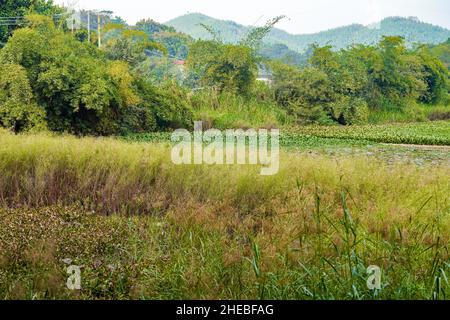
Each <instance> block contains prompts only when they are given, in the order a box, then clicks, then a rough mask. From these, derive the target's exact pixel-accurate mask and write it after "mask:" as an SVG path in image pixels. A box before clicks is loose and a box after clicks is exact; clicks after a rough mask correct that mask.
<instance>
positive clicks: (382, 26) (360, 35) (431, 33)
mask: <svg viewBox="0 0 450 320" xmlns="http://www.w3.org/2000/svg"><path fill="white" fill-rule="evenodd" d="M166 24H167V25H169V26H172V27H174V28H175V29H177V30H178V31H181V32H184V33H187V34H189V35H190V36H192V37H193V38H196V39H210V38H211V35H210V34H209V33H208V32H207V31H206V30H205V29H204V28H203V27H202V26H200V24H206V25H209V26H212V27H213V28H214V29H215V30H216V31H218V32H219V34H220V36H221V37H222V39H223V40H224V41H225V42H230V43H235V42H237V41H239V40H240V39H241V38H242V37H243V36H245V35H246V34H247V33H248V30H249V27H246V26H243V25H240V24H238V23H236V22H233V21H224V20H218V19H214V18H211V17H208V16H206V15H203V14H199V13H192V14H187V15H184V16H180V17H178V18H175V19H173V20H170V21H168V22H167V23H166ZM384 35H386V36H402V37H404V38H405V40H406V42H407V43H408V44H409V45H411V44H413V43H426V44H438V43H442V42H445V41H446V40H447V39H448V38H450V30H447V29H444V28H442V27H438V26H435V25H432V24H429V23H424V22H421V21H419V19H418V18H415V17H409V18H401V17H391V18H386V19H384V20H382V21H381V22H379V23H376V24H373V25H370V26H363V25H360V24H353V25H349V26H345V27H340V28H336V29H331V30H327V31H323V32H319V33H315V34H304V35H293V34H290V33H288V32H286V31H283V30H281V29H274V30H272V32H271V33H270V34H269V35H268V36H267V38H266V40H265V41H266V43H267V44H269V45H270V44H272V45H273V44H284V45H285V46H287V47H288V48H289V49H290V50H294V51H300V52H303V51H305V50H307V49H308V47H309V45H310V44H314V43H317V44H318V45H321V46H323V45H331V46H333V47H334V48H335V49H342V48H346V47H348V46H349V45H351V44H356V43H358V44H375V43H377V42H379V40H380V39H381V37H382V36H384Z"/></svg>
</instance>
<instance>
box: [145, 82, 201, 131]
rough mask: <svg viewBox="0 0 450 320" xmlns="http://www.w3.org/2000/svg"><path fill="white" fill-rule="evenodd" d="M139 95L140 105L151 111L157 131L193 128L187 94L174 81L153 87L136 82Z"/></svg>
mask: <svg viewBox="0 0 450 320" xmlns="http://www.w3.org/2000/svg"><path fill="white" fill-rule="evenodd" d="M136 84H137V88H138V90H139V92H140V93H141V97H142V102H141V105H142V106H143V108H145V109H147V110H151V112H152V114H153V117H154V119H155V124H156V128H157V129H159V130H163V129H167V128H172V129H178V128H191V127H193V116H192V110H191V106H190V105H189V99H188V92H187V91H186V89H184V88H182V87H181V86H180V85H179V84H178V83H176V82H175V81H167V82H165V83H163V85H162V86H161V87H155V86H153V85H151V84H150V83H149V82H147V81H145V80H138V81H137V83H136Z"/></svg>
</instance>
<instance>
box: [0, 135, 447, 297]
mask: <svg viewBox="0 0 450 320" xmlns="http://www.w3.org/2000/svg"><path fill="white" fill-rule="evenodd" d="M0 140H1V145H2V148H1V150H0V159H1V161H0V173H1V175H2V179H1V184H0V195H1V199H2V200H1V201H2V207H3V208H2V209H1V210H0V219H1V223H0V230H1V231H0V248H1V250H0V252H1V264H2V268H1V270H2V271H1V272H0V279H1V280H2V281H0V295H1V296H2V298H28V299H31V298H34V299H36V298H39V299H51V298H107V299H112V298H115V299H128V298H147V299H161V298H162V299H182V298H188V299H193V298H195V299H203V298H210V299H211V298H213V299H282V298H284V299H448V295H449V290H450V287H449V285H448V283H447V282H446V279H447V277H448V274H449V271H450V270H449V265H448V259H449V257H448V241H449V239H448V235H449V234H450V233H449V229H448V228H449V226H450V221H449V215H448V210H449V205H448V197H447V193H448V187H449V184H448V178H447V177H448V174H449V172H448V167H447V166H445V165H438V166H432V167H431V166H427V167H425V168H423V169H419V168H418V167H416V166H415V165H406V164H395V165H389V166H388V165H386V164H385V163H384V162H379V161H375V160H374V161H371V162H368V161H366V159H365V158H361V157H339V158H337V159H333V158H328V157H326V156H320V155H317V156H315V157H311V156H307V155H293V154H287V153H283V155H282V161H281V163H282V168H281V171H280V173H279V174H278V175H276V176H273V177H261V176H259V174H258V170H257V168H255V167H252V166H243V167H226V166H224V167H209V166H182V167H179V166H175V165H171V164H170V163H171V162H170V161H169V159H167V157H168V156H169V152H167V151H168V148H167V146H164V145H150V144H127V143H124V142H118V141H114V140H111V139H103V140H100V139H81V140H80V139H76V138H73V137H59V138H55V137H48V136H36V135H27V136H23V135H22V136H21V135H19V136H14V135H11V134H8V133H4V132H3V133H2V134H1V136H0ZM336 160H338V161H336ZM181 177H182V178H181ZM18 181H21V183H17V182H18ZM58 204H59V205H58ZM61 205H63V206H61ZM23 206H25V208H24V207H23ZM67 206H68V207H67ZM6 207H9V208H20V209H5V208H6ZM27 208H28V209H27ZM114 213H115V214H116V215H113V214H114ZM145 214H148V215H145ZM66 263H71V264H76V265H83V266H84V267H83V269H82V290H81V291H79V292H78V293H73V292H71V291H68V290H67V289H65V279H66V277H67V275H66V274H65V270H66V267H67V265H66ZM373 264H375V265H379V266H381V267H382V269H383V280H382V289H381V290H378V291H369V290H368V289H367V287H366V278H367V276H366V268H367V266H368V265H373Z"/></svg>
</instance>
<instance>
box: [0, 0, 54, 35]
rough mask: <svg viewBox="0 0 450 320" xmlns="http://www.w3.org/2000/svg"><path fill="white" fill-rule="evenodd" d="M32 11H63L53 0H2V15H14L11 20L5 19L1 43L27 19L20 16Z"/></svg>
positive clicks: (0, 33) (0, 12) (2, 26)
mask: <svg viewBox="0 0 450 320" xmlns="http://www.w3.org/2000/svg"><path fill="white" fill-rule="evenodd" d="M32 13H37V14H42V15H53V14H60V13H62V9H61V8H59V7H58V6H55V5H54V4H53V1H51V0H2V1H0V17H12V19H10V20H5V19H3V22H5V23H4V24H5V25H1V26H0V43H6V42H7V40H8V38H9V37H10V36H11V34H12V32H13V31H14V30H16V29H17V28H20V27H21V26H22V25H23V23H24V22H25V21H24V19H21V18H20V17H24V16H26V15H29V14H32ZM6 22H7V23H6Z"/></svg>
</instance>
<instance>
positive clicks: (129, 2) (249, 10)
mask: <svg viewBox="0 0 450 320" xmlns="http://www.w3.org/2000/svg"><path fill="white" fill-rule="evenodd" d="M54 1H55V2H56V3H59V4H62V3H65V4H68V3H72V4H75V7H77V8H83V9H102V10H111V11H114V13H115V14H116V15H118V16H121V17H122V18H124V19H125V20H127V21H128V23H131V24H134V23H135V22H136V21H138V20H140V19H143V18H152V19H154V20H156V21H158V22H166V21H168V20H170V19H172V18H175V17H177V16H180V15H183V14H186V13H193V12H200V13H203V14H206V15H209V16H212V17H214V18H219V19H224V20H233V21H236V22H238V23H241V24H244V25H254V24H255V23H256V24H262V23H264V22H265V21H266V20H268V19H270V18H272V17H274V16H277V15H282V14H284V15H287V16H288V18H289V19H285V20H284V21H283V22H281V23H280V24H279V25H278V27H279V28H281V29H284V30H286V31H288V32H291V33H313V32H317V31H322V30H326V29H330V28H335V27H338V26H343V25H348V24H351V23H361V24H370V23H373V22H376V21H379V20H381V19H382V18H384V17H388V16H416V17H418V18H419V19H420V20H422V21H425V22H430V23H433V24H437V25H440V26H443V27H446V28H448V29H450V0H270V1H267V0H69V1H68V0H54Z"/></svg>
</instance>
